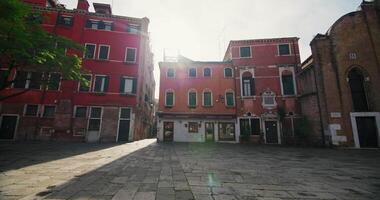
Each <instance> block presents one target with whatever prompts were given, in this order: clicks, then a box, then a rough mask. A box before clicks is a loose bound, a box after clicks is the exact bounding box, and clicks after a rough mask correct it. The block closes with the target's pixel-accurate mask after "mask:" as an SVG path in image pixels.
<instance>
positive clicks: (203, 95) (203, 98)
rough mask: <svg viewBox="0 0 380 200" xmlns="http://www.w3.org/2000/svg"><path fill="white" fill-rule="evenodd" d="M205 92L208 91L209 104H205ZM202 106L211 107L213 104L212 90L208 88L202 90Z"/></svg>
mask: <svg viewBox="0 0 380 200" xmlns="http://www.w3.org/2000/svg"><path fill="white" fill-rule="evenodd" d="M205 93H210V105H206V104H205V100H206V98H205ZM202 106H203V107H212V106H213V96H212V91H211V90H209V89H207V90H204V91H203V92H202Z"/></svg>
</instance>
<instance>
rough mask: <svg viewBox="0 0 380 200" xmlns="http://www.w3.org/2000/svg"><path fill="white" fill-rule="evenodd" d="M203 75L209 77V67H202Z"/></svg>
mask: <svg viewBox="0 0 380 200" xmlns="http://www.w3.org/2000/svg"><path fill="white" fill-rule="evenodd" d="M203 76H204V77H210V76H211V69H210V68H204V69H203Z"/></svg>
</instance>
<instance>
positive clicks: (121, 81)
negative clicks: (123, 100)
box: [119, 77, 125, 93]
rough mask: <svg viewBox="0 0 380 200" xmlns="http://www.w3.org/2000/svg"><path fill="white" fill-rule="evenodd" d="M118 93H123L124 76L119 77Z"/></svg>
mask: <svg viewBox="0 0 380 200" xmlns="http://www.w3.org/2000/svg"><path fill="white" fill-rule="evenodd" d="M119 91H120V93H125V78H124V77H121V78H120V90H119Z"/></svg>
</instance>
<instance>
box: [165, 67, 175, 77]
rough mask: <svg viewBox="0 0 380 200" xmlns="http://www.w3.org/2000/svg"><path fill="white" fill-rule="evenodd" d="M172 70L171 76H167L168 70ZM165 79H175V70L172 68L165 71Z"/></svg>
mask: <svg viewBox="0 0 380 200" xmlns="http://www.w3.org/2000/svg"><path fill="white" fill-rule="evenodd" d="M170 69H172V70H173V76H169V70H170ZM166 78H175V70H174V68H172V67H170V68H168V69H167V70H166Z"/></svg>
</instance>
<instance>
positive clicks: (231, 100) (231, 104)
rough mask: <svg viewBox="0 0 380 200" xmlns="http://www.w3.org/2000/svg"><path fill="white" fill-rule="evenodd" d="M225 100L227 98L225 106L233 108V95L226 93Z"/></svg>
mask: <svg viewBox="0 0 380 200" xmlns="http://www.w3.org/2000/svg"><path fill="white" fill-rule="evenodd" d="M226 98H227V106H233V105H234V95H233V93H230V92H229V93H227V94H226Z"/></svg>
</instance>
